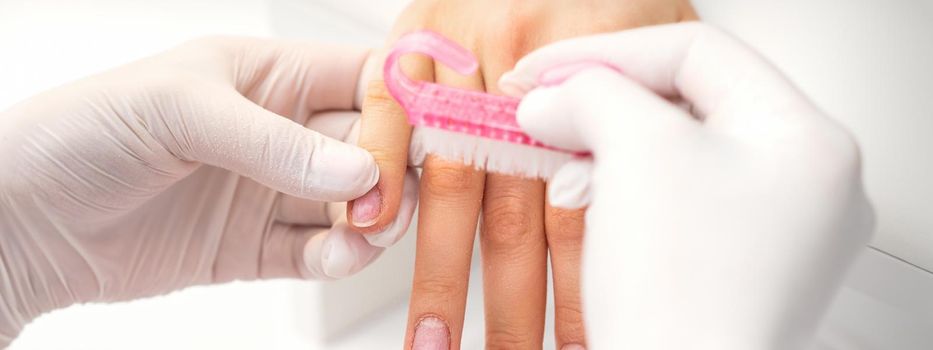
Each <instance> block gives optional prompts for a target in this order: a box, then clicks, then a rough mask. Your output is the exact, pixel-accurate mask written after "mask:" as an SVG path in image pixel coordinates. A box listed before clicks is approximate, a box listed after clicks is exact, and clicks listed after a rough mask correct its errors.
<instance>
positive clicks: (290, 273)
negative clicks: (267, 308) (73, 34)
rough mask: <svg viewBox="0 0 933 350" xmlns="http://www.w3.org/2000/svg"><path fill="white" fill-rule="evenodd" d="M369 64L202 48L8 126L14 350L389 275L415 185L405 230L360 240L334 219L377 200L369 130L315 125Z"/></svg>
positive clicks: (14, 116)
mask: <svg viewBox="0 0 933 350" xmlns="http://www.w3.org/2000/svg"><path fill="white" fill-rule="evenodd" d="M365 57H366V52H365V51H363V50H356V49H349V48H343V47H330V46H323V45H311V44H303V43H295V42H275V41H263V40H256V39H236V38H215V39H205V40H198V41H194V42H191V43H188V44H186V45H183V46H181V47H179V48H177V49H174V50H172V51H169V52H167V53H164V54H161V55H158V56H155V57H152V58H147V59H144V60H141V61H139V62H136V63H133V64H130V65H128V66H125V67H122V68H118V69H115V70H113V71H110V72H106V73H103V74H100V75H98V76H95V77H92V78H88V79H85V80H82V81H78V82H76V83H73V84H70V85H67V86H63V87H59V88H56V89H54V90H52V91H49V92H46V93H44V94H41V95H39V96H36V97H34V98H32V99H30V100H27V101H25V102H23V103H21V104H19V105H16V106H14V107H13V108H12V109H11V110H8V111H6V112H3V113H2V114H0V169H3V170H2V172H0V233H2V234H0V257H2V259H0V348H2V347H5V345H7V344H8V343H9V342H10V341H11V340H12V339H13V337H15V335H16V334H17V333H18V332H19V331H20V329H21V328H22V327H23V325H25V324H26V323H28V322H29V321H30V320H31V319H33V318H35V317H36V316H38V315H39V314H41V313H43V312H47V311H49V310H52V309H55V308H61V307H65V306H68V305H71V304H74V303H83V302H109V301H119V300H128V299H133V298H139V297H145V296H152V295H157V294H162V293H166V292H169V291H172V290H176V289H180V288H184V287H186V286H191V285H198V284H211V283H221V282H225V281H231V280H237V279H242V280H250V279H268V278H282V277H286V278H297V277H301V278H312V279H335V278H341V277H345V276H348V275H350V274H353V273H355V272H357V271H359V270H360V269H362V268H363V267H365V266H366V265H367V264H369V263H370V262H372V261H373V259H375V258H376V257H377V256H378V255H379V254H380V253H381V252H382V251H383V249H384V247H387V246H390V245H392V244H393V243H395V242H396V241H398V239H399V238H400V236H401V235H402V234H403V233H404V232H405V231H406V229H407V226H408V224H409V222H410V220H411V215H412V213H413V211H414V207H415V203H416V199H417V194H416V193H414V192H413V191H414V189H416V188H417V186H414V184H413V183H414V182H415V181H416V178H415V177H414V176H415V175H414V174H413V173H410V174H409V176H408V178H407V181H409V182H410V183H409V185H408V186H406V189H410V190H409V191H408V192H406V193H405V195H404V198H405V199H404V200H403V203H404V204H403V206H402V208H403V210H402V215H400V216H399V218H398V219H397V220H396V222H394V223H393V224H392V225H389V226H387V227H386V228H385V229H384V230H383V231H381V232H377V233H375V234H372V235H367V236H362V235H359V234H357V233H353V232H350V231H349V230H348V225H347V223H346V221H345V219H344V217H345V214H344V211H345V204H343V203H339V204H338V203H330V202H340V201H347V200H351V199H354V198H356V197H359V196H361V195H363V194H364V193H366V192H367V191H369V190H370V189H371V188H372V187H373V186H374V185H375V183H376V181H377V179H378V177H379V174H378V169H377V167H376V163H375V162H374V160H373V158H372V156H370V154H369V153H367V152H366V151H364V150H363V149H361V148H357V147H355V146H353V145H349V144H346V143H343V142H341V141H339V140H343V139H347V138H348V137H349V135H350V130H351V127H352V125H353V123H354V121H355V120H356V119H358V118H357V117H358V114H349V115H348V114H347V113H330V114H327V115H316V113H318V112H321V111H349V110H352V109H353V99H354V94H355V87H356V83H357V79H358V77H359V72H360V69H361V66H362V63H363V61H364V59H365ZM306 127H307V128H306ZM309 129H310V130H309ZM324 134H327V135H329V136H330V137H328V136H325V135H324ZM331 137H333V138H331ZM334 138H336V139H334Z"/></svg>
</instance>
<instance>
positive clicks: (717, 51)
mask: <svg viewBox="0 0 933 350" xmlns="http://www.w3.org/2000/svg"><path fill="white" fill-rule="evenodd" d="M593 60H595V61H599V62H604V63H606V64H609V65H612V66H613V67H615V68H617V69H618V70H619V71H621V72H622V74H624V75H625V76H626V77H628V78H630V79H632V80H634V81H636V82H637V83H638V84H640V85H642V86H644V87H646V88H648V89H650V90H652V91H653V92H654V93H656V94H658V95H662V96H665V97H680V98H683V99H685V100H687V101H688V102H690V103H691V104H692V105H693V106H694V108H695V110H696V111H697V112H698V113H699V114H700V115H702V116H711V115H736V113H722V114H720V113H717V112H718V111H722V110H729V111H732V112H743V111H747V112H760V111H762V110H771V111H773V110H775V109H780V110H786V109H788V108H801V107H803V108H809V107H810V106H809V104H807V103H803V104H801V101H806V98H804V97H803V96H802V94H800V93H799V92H797V90H796V89H795V88H794V87H793V85H792V84H791V83H790V82H788V81H787V80H786V79H785V78H783V76H782V75H781V74H780V73H779V72H778V71H777V70H776V69H775V68H774V67H773V66H772V65H771V64H769V63H768V62H767V61H766V60H765V59H763V58H761V57H760V56H759V55H758V54H757V53H755V51H753V50H752V49H750V48H748V47H747V46H745V45H744V44H742V43H741V42H740V41H739V40H737V39H734V38H732V37H730V36H729V35H727V34H725V33H724V32H722V31H720V30H718V29H715V28H713V27H712V26H709V25H706V24H702V23H699V22H692V23H681V24H672V25H663V26H655V27H645V28H639V29H632V30H626V31H622V32H617V33H611V34H602V35H596V36H590V37H585V38H579V39H571V40H565V41H561V42H558V43H555V44H552V45H549V46H546V47H544V48H542V49H539V50H537V51H535V52H532V53H531V54H529V55H528V56H526V57H524V58H522V59H521V60H520V61H519V62H518V63H517V64H516V66H515V69H513V70H512V71H511V72H508V73H506V74H505V75H503V77H502V79H500V81H499V84H500V87H501V89H502V90H503V91H505V92H506V93H509V94H510V95H516V96H521V95H524V94H525V93H527V92H528V91H530V90H531V89H534V88H536V87H537V86H538V80H539V78H540V77H541V75H542V74H544V73H546V72H547V71H548V69H551V68H553V67H559V66H561V65H566V64H571V63H575V62H580V61H593ZM740 114H742V113H740ZM744 114H745V115H743V118H746V117H747V118H755V117H756V116H757V117H769V116H771V115H773V114H771V113H744Z"/></svg>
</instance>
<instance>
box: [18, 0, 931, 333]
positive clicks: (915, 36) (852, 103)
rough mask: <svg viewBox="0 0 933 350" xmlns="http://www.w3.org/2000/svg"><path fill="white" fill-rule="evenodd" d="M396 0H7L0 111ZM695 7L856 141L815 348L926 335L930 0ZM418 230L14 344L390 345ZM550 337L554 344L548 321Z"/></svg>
mask: <svg viewBox="0 0 933 350" xmlns="http://www.w3.org/2000/svg"><path fill="white" fill-rule="evenodd" d="M406 3H407V0H378V1H372V0H369V1H367V0H265V1H264V0H226V1H220V0H161V1H144V0H83V1H68V0H28V1H27V0H0V110H3V109H6V108H8V107H9V106H10V105H12V104H13V103H15V102H16V101H19V100H22V99H25V98H27V97H29V96H31V95H33V94H35V93H37V92H39V91H42V90H44V89H48V88H50V87H53V86H56V85H60V84H62V83H65V82H67V81H70V80H74V79H77V78H80V77H82V76H86V75H89V74H93V73H95V72H99V71H103V70H106V69H108V68H111V67H114V66H116V65H119V64H122V63H126V62H129V61H132V60H135V59H138V58H141V57H145V56H147V55H150V54H153V53H156V52H159V51H163V50H165V49H168V48H170V47H172V46H174V45H177V44H179V43H181V42H183V41H185V40H188V39H191V38H196V37H200V36H204V35H215V34H229V35H249V36H260V37H289V38H303V39H313V40H324V41H332V42H344V43H355V44H359V45H365V46H377V45H381V44H382V38H383V37H384V36H385V34H386V33H387V32H388V30H389V28H390V27H391V24H392V22H393V21H394V18H395V17H396V15H397V14H398V13H399V12H400V11H401V9H402V8H403V7H404V6H405V4H406ZM694 4H695V5H696V7H697V8H698V10H699V12H700V15H701V17H702V18H703V19H704V20H706V21H708V22H711V23H714V24H717V25H719V26H721V27H724V28H726V29H728V30H730V31H732V32H733V33H735V34H736V35H737V36H739V37H741V38H742V39H744V40H746V41H748V42H749V43H750V44H751V45H752V46H754V47H756V48H758V49H759V50H761V51H762V52H763V53H764V54H765V56H767V57H769V58H770V59H771V60H773V61H774V62H775V63H776V64H777V65H778V66H779V67H780V68H781V69H782V70H783V71H785V72H786V73H787V74H788V75H789V76H790V77H791V79H792V80H794V81H795V82H796V83H797V84H799V85H800V87H801V88H802V89H803V90H804V91H805V92H806V93H808V94H809V95H810V96H812V98H813V99H814V100H815V101H816V102H817V103H818V104H819V105H820V106H822V107H823V108H824V109H825V110H826V111H827V112H829V113H830V114H831V115H833V116H835V117H836V118H838V119H839V120H840V121H841V122H842V123H843V124H845V125H847V126H848V127H849V128H850V129H851V130H852V131H853V132H854V133H855V135H856V137H857V138H858V139H859V141H860V143H861V145H862V149H863V152H864V160H865V178H866V183H867V187H868V192H869V195H870V196H871V198H872V199H873V201H874V203H875V205H876V209H877V211H878V214H879V226H878V231H877V233H876V237H875V240H874V242H873V243H872V247H871V249H869V250H867V251H866V253H865V254H864V255H863V256H862V257H861V258H860V260H859V261H858V263H857V265H856V267H855V269H854V271H853V272H852V273H851V275H850V276H849V278H848V280H847V282H846V287H845V288H844V290H843V291H842V293H841V294H840V296H839V298H838V299H837V300H836V302H835V304H834V305H833V307H832V309H831V311H830V313H829V315H828V317H827V320H826V322H825V325H824V326H823V329H822V330H821V331H820V334H819V343H818V345H817V348H819V349H929V348H933V332H931V331H930V330H933V273H931V271H933V180H931V179H933V138H931V137H929V135H930V133H931V132H933V68H931V67H930V62H933V1H925V0H888V1H868V0H785V1H766V0H720V1H712V0H695V1H694ZM413 238H414V235H412V234H410V235H409V236H408V237H407V238H406V239H405V241H404V242H403V243H401V244H400V245H399V246H397V247H395V248H393V249H391V250H390V251H389V252H387V254H385V255H384V256H383V257H382V258H381V259H380V261H379V262H378V263H377V264H376V265H375V266H373V267H370V268H369V269H367V270H366V271H365V272H364V273H363V274H361V275H359V276H356V277H353V278H350V279H348V280H346V281H340V282H336V283H328V284H324V283H315V282H297V281H273V282H262V283H233V284H228V285H223V286H215V287H199V288H192V289H189V290H186V291H182V292H177V293H174V294H171V295H167V296H163V297H158V298H152V299H147V300H141V301H136V302H131V303H121V304H115V305H81V306H75V307H72V308H69V309H66V310H61V311H57V312H54V313H52V314H49V315H46V316H44V317H42V318H40V319H38V320H37V321H36V322H34V323H33V324H32V325H31V326H29V327H28V328H27V329H26V331H25V332H24V333H23V334H22V336H21V337H20V339H19V340H18V341H17V342H16V343H14V345H13V346H12V349H16V350H27V349H126V348H133V349H204V348H226V349H309V348H315V349H318V348H327V349H376V348H397V347H399V346H401V344H402V340H403V336H404V331H405V320H406V317H407V315H406V310H407V305H406V303H407V294H408V288H409V284H410V281H411V269H412V264H413V252H414V250H413V246H412V243H413ZM476 259H478V257H476ZM475 267H476V266H475ZM480 274H481V270H480V269H478V268H474V270H473V274H472V276H471V293H470V298H469V301H468V305H467V308H468V311H467V316H466V317H467V320H466V326H465V330H464V341H463V347H464V348H465V349H477V348H481V347H482V345H483V321H482V295H481V290H480V288H481V285H480V284H479V283H480V281H481V277H480ZM549 315H550V314H549ZM549 317H550V316H549ZM547 327H548V328H550V327H551V325H550V324H548V325H547ZM546 337H547V338H546V343H545V344H546V347H547V348H553V347H554V345H553V339H552V335H551V332H550V330H549V331H548V333H547V334H546Z"/></svg>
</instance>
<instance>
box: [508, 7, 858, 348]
mask: <svg viewBox="0 0 933 350" xmlns="http://www.w3.org/2000/svg"><path fill="white" fill-rule="evenodd" d="M580 60H599V61H603V62H606V63H610V64H611V65H613V66H615V67H616V68H618V70H619V71H621V72H623V75H624V76H622V75H619V74H617V73H615V72H614V71H612V70H609V69H604V68H594V69H591V70H587V71H584V72H581V73H579V74H577V75H575V76H574V77H573V78H571V79H569V80H568V81H566V82H565V83H563V84H562V85H560V86H557V87H551V88H538V89H535V90H533V91H531V92H529V93H528V94H527V96H526V97H525V99H524V101H523V102H522V104H521V106H520V110H519V112H518V118H519V123H520V124H521V125H522V127H523V128H525V130H526V131H528V132H529V133H530V134H531V135H532V136H533V137H536V138H538V139H540V140H542V141H544V142H547V143H549V144H552V145H555V146H560V147H564V148H570V149H577V150H584V149H585V150H590V151H592V152H593V158H592V160H589V161H579V162H575V163H571V164H570V165H567V167H566V168H564V169H562V170H561V172H560V173H559V174H558V175H557V178H555V179H554V180H553V182H552V184H551V190H550V191H551V192H550V198H551V200H552V201H553V202H554V203H555V204H560V205H563V206H570V207H579V206H582V205H586V204H589V205H590V207H589V210H588V211H587V216H586V238H585V248H584V253H583V275H582V279H583V303H584V308H585V310H584V316H585V317H586V324H587V331H588V334H587V339H588V343H589V344H588V345H589V348H593V349H642V350H644V349H718V350H721V349H798V348H802V347H804V346H805V344H807V342H808V341H809V340H810V338H811V336H812V333H813V331H814V330H815V328H816V326H817V325H818V323H819V320H820V317H821V315H822V314H823V313H824V310H825V309H826V308H827V306H828V304H829V302H830V300H831V299H832V297H833V295H834V294H835V292H836V290H837V288H838V286H839V284H840V281H841V279H842V277H843V275H844V273H845V271H846V269H847V267H848V266H849V265H850V263H851V262H852V260H853V258H854V257H855V256H856V255H857V253H858V252H859V251H860V250H861V249H863V247H864V246H865V244H866V243H867V241H868V239H869V236H870V232H871V229H872V226H873V218H874V216H873V211H872V209H871V207H870V205H869V203H868V200H867V199H866V196H865V194H864V192H863V189H862V181H861V178H860V160H859V151H858V148H857V146H856V144H855V142H854V140H853V138H852V137H851V136H850V135H849V133H847V132H846V130H844V129H843V128H842V127H841V126H839V125H838V124H837V123H835V122H834V121H832V120H830V119H829V118H828V117H827V116H825V115H824V114H823V113H822V112H821V111H820V110H819V109H818V108H817V107H815V106H814V105H813V104H812V103H811V102H810V101H809V100H808V99H807V98H806V97H805V96H803V95H802V94H801V93H800V92H799V91H798V90H797V89H796V88H795V87H794V86H793V85H792V84H791V83H790V82H789V81H788V80H787V79H785V78H784V77H783V76H782V75H781V74H780V73H779V72H778V71H777V70H776V69H775V68H774V67H772V66H771V65H770V64H769V63H767V62H766V61H765V60H764V59H762V58H761V57H759V56H758V55H757V54H756V53H755V52H753V51H752V50H751V49H749V48H747V47H746V46H744V45H743V44H741V43H740V42H739V41H737V40H735V39H733V38H732V37H730V36H728V35H726V34H724V33H722V32H720V31H718V30H716V29H714V28H711V27H709V26H707V25H704V24H699V23H687V24H675V25H667V26H659V27H649V28H645V29H634V30H630V31H625V32H619V33H613V34H606V35H599V36H593V37H586V38H581V39H575V40H568V41H564V42H560V43H556V44H554V45H551V46H548V47H546V48H542V49H540V50H538V51H536V52H534V53H532V54H530V55H529V56H527V57H526V58H524V59H522V60H521V61H520V62H519V63H518V64H517V65H516V68H515V70H514V71H513V72H511V73H509V74H507V75H506V76H505V77H503V80H502V81H500V83H501V85H503V90H505V91H512V92H515V93H517V94H521V93H522V92H525V91H529V90H531V89H533V88H535V87H536V81H537V79H538V77H539V76H540V74H541V73H542V72H544V71H546V70H547V69H548V68H550V67H555V66H560V65H561V64H566V63H569V62H579V61H580ZM669 101H685V102H687V103H688V104H689V105H692V106H693V108H692V110H693V111H694V112H695V113H696V115H695V116H694V115H691V114H690V113H689V112H688V111H687V110H685V109H683V108H679V107H678V106H677V105H676V104H675V103H673V102H669Z"/></svg>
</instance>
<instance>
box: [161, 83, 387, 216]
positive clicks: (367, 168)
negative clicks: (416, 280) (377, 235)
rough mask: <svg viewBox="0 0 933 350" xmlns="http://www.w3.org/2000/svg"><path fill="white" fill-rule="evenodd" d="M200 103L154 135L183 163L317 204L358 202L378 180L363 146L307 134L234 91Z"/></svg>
mask: <svg viewBox="0 0 933 350" xmlns="http://www.w3.org/2000/svg"><path fill="white" fill-rule="evenodd" d="M205 95H207V96H205ZM218 95H219V96H218ZM198 99H199V101H196V105H198V106H199V108H192V110H195V111H196V112H195V113H196V114H197V115H189V116H184V117H179V118H177V120H167V121H166V122H165V124H166V126H165V128H166V129H164V131H167V132H164V133H162V134H163V135H160V136H157V137H159V138H160V139H162V142H163V144H165V145H166V146H167V147H168V148H169V149H170V150H172V151H173V152H174V153H175V154H176V155H177V156H179V157H181V158H183V159H185V160H191V161H197V162H201V163H204V164H208V165H212V166H216V167H220V168H224V169H227V170H230V171H233V172H235V173H238V174H240V175H243V176H246V177H249V178H252V179H254V180H256V181H258V182H260V183H262V184H264V185H266V186H269V187H270V188H272V189H274V190H276V191H279V192H284V193H287V194H290V195H293V196H297V197H302V198H307V199H314V200H320V201H347V200H351V199H353V198H357V197H359V196H362V195H363V194H365V193H366V192H367V191H369V190H370V189H371V188H372V187H373V186H374V185H375V184H376V180H378V178H379V170H378V168H377V167H376V163H375V160H374V159H373V157H372V156H371V155H370V154H369V153H368V152H366V151H365V150H363V149H362V148H359V147H356V146H353V145H350V144H347V143H344V142H341V141H338V140H335V139H332V138H329V137H327V136H324V135H322V134H320V133H317V132H315V131H313V130H309V129H307V128H305V127H304V126H302V125H300V124H298V123H295V122H294V121H292V120H290V119H288V118H285V117H282V116H279V115H277V114H275V113H272V112H270V111H268V110H266V109H264V108H262V107H260V106H258V105H256V104H254V103H252V102H251V101H249V100H247V99H246V98H244V97H243V96H241V95H239V94H238V93H236V92H233V91H231V92H230V93H229V94H227V93H223V94H214V95H213V96H212V94H201V95H199V96H198Z"/></svg>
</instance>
